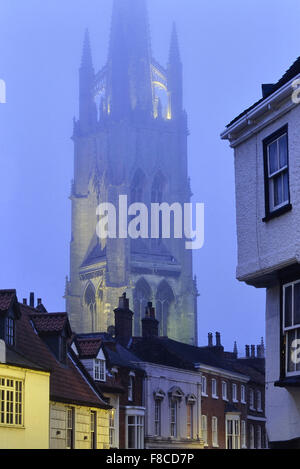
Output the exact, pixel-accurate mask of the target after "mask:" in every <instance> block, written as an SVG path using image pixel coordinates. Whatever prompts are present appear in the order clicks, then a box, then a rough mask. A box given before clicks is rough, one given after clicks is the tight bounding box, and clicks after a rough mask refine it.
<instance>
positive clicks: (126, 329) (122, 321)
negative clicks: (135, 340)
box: [114, 293, 133, 347]
mask: <svg viewBox="0 0 300 469" xmlns="http://www.w3.org/2000/svg"><path fill="white" fill-rule="evenodd" d="M114 313H115V337H116V341H117V342H119V343H120V344H121V345H123V347H127V346H128V344H129V342H130V339H131V338H132V318H133V312H132V311H130V309H129V299H128V298H126V293H123V295H122V296H121V297H120V298H119V307H118V308H116V309H115V310H114Z"/></svg>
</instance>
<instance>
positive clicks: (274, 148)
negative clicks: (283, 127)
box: [269, 140, 279, 175]
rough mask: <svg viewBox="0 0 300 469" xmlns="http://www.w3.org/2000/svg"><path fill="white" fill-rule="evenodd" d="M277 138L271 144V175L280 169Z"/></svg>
mask: <svg viewBox="0 0 300 469" xmlns="http://www.w3.org/2000/svg"><path fill="white" fill-rule="evenodd" d="M278 169H279V168H278V154H277V140H276V142H274V143H271V145H269V175H271V174H273V173H275V172H276V171H278Z"/></svg>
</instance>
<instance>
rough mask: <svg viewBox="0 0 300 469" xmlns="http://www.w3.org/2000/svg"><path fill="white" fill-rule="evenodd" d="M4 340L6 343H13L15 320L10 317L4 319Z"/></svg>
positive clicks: (12, 344)
mask: <svg viewBox="0 0 300 469" xmlns="http://www.w3.org/2000/svg"><path fill="white" fill-rule="evenodd" d="M5 342H6V343H7V345H11V346H14V345H15V321H14V319H13V318H10V317H7V318H6V319H5Z"/></svg>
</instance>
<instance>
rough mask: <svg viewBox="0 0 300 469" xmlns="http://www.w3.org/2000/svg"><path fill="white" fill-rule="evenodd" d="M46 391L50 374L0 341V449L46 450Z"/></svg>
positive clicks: (47, 439) (47, 428) (47, 413)
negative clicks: (36, 367) (35, 366)
mask: <svg viewBox="0 0 300 469" xmlns="http://www.w3.org/2000/svg"><path fill="white" fill-rule="evenodd" d="M14 362H15V363H16V364H15V365H13V364H9V363H14ZM49 387H50V373H49V372H47V371H42V370H39V369H34V366H33V365H31V364H30V363H29V362H27V360H25V359H24V358H23V357H21V356H20V355H18V354H17V353H15V352H13V351H12V350H10V349H8V348H7V347H6V346H5V343H4V341H2V340H1V341H0V449H27V448H34V449H47V448H49Z"/></svg>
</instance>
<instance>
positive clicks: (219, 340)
mask: <svg viewBox="0 0 300 469" xmlns="http://www.w3.org/2000/svg"><path fill="white" fill-rule="evenodd" d="M216 347H222V345H221V334H220V332H216Z"/></svg>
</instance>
